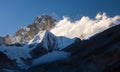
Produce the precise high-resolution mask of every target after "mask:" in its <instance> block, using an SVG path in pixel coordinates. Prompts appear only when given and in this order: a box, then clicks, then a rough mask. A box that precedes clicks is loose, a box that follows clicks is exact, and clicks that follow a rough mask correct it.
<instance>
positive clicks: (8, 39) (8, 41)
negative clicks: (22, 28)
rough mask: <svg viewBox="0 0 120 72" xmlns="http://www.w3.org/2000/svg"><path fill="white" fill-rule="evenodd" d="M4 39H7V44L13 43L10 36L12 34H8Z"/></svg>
mask: <svg viewBox="0 0 120 72" xmlns="http://www.w3.org/2000/svg"><path fill="white" fill-rule="evenodd" d="M4 39H5V42H6V44H11V43H12V41H11V36H10V35H6V36H5V37H4Z"/></svg>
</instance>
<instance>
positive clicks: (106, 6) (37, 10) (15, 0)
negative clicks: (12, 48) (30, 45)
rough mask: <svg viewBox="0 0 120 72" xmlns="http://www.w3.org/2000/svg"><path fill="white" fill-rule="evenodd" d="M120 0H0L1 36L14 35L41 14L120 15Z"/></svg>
mask: <svg viewBox="0 0 120 72" xmlns="http://www.w3.org/2000/svg"><path fill="white" fill-rule="evenodd" d="M119 3H120V0H0V36H4V35H6V34H11V35H13V34H14V33H15V32H16V31H17V30H18V29H19V28H21V27H24V26H27V25H28V24H30V23H32V22H33V21H34V19H35V17H36V16H39V15H41V14H50V15H51V14H56V15H57V16H58V17H60V18H62V16H69V17H71V19H79V18H81V17H82V16H90V17H94V16H95V15H96V14H97V13H98V12H106V13H107V15H109V16H115V15H120V4H119Z"/></svg>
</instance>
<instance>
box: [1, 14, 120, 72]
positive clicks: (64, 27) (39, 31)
mask: <svg viewBox="0 0 120 72" xmlns="http://www.w3.org/2000/svg"><path fill="white" fill-rule="evenodd" d="M119 20H120V16H115V17H112V18H111V17H108V16H107V15H106V14H105V13H103V14H97V16H96V17H95V19H90V18H89V17H86V16H83V17H82V18H81V19H80V20H77V21H75V22H71V21H70V20H69V18H67V17H64V18H63V20H60V21H59V20H57V19H55V18H54V17H52V16H49V15H41V16H38V17H36V19H35V20H34V22H33V23H32V24H30V25H28V26H26V27H23V28H21V29H19V30H18V31H17V32H16V33H15V35H13V36H10V35H6V36H5V37H0V68H1V69H0V70H1V72H2V71H3V72H10V71H12V72H119V71H120V69H119V68H120V64H119V62H120V57H119V56H120V55H119V51H120V48H119V46H120V38H119V36H120V25H119Z"/></svg>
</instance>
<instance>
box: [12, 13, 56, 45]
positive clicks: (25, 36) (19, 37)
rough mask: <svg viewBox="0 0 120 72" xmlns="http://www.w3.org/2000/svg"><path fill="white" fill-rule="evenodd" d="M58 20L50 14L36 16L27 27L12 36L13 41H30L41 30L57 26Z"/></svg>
mask: <svg viewBox="0 0 120 72" xmlns="http://www.w3.org/2000/svg"><path fill="white" fill-rule="evenodd" d="M56 21H57V20H56V19H54V18H52V17H51V16H49V15H41V16H38V17H36V19H35V20H34V22H33V23H32V24H30V25H28V26H27V27H24V28H21V29H20V30H18V31H17V32H16V33H15V35H14V36H13V37H12V40H11V41H12V42H11V43H22V44H24V43H28V42H29V40H31V39H32V38H33V37H34V36H35V35H37V34H38V33H39V32H40V31H44V30H50V29H51V28H53V27H54V26H55V22H56Z"/></svg>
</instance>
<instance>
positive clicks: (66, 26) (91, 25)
mask: <svg viewBox="0 0 120 72" xmlns="http://www.w3.org/2000/svg"><path fill="white" fill-rule="evenodd" d="M118 23H120V16H114V17H108V16H107V15H106V13H102V14H100V13H98V14H97V15H96V17H95V19H91V18H90V17H88V16H83V17H82V18H81V19H80V20H77V21H75V22H71V21H70V20H69V17H63V19H62V20H60V21H59V22H58V24H57V25H56V27H55V28H53V29H52V30H51V32H52V33H53V34H55V35H57V36H66V37H69V38H74V37H79V38H81V39H87V38H89V37H91V36H93V35H95V34H96V33H99V32H102V31H104V30H105V29H108V28H110V27H111V26H115V25H117V24H118Z"/></svg>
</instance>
